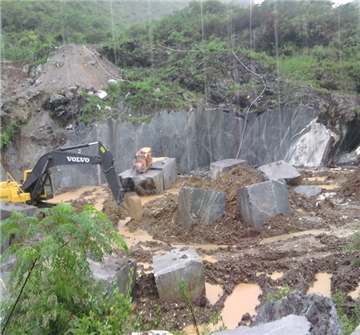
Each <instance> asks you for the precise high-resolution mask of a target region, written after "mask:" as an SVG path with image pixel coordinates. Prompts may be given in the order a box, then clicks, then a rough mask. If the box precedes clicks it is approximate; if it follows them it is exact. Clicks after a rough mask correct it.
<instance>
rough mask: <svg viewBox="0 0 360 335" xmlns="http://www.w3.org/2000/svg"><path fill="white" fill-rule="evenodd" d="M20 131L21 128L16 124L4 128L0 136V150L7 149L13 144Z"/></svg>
mask: <svg viewBox="0 0 360 335" xmlns="http://www.w3.org/2000/svg"><path fill="white" fill-rule="evenodd" d="M18 129H19V127H18V125H17V124H16V123H15V122H9V123H8V124H7V125H5V126H3V127H2V129H1V134H0V150H3V149H5V148H6V147H7V146H8V145H9V144H10V143H11V141H12V139H13V138H14V135H15V134H16V132H17V131H18Z"/></svg>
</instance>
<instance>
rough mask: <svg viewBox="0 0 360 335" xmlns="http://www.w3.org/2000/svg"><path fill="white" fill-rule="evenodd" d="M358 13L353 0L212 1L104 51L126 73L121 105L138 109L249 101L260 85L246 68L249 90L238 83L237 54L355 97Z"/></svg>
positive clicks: (359, 78)
mask: <svg viewBox="0 0 360 335" xmlns="http://www.w3.org/2000/svg"><path fill="white" fill-rule="evenodd" d="M358 14H359V5H357V4H356V3H355V2H354V3H351V4H347V5H343V6H339V7H333V6H332V5H331V2H329V1H321V2H318V1H306V2H305V1H303V2H300V1H299V2H297V1H296V2H293V3H292V5H291V6H288V5H287V2H275V1H271V0H270V1H269V0H268V1H265V2H263V3H262V4H261V5H256V6H254V7H253V8H252V10H251V11H250V12H249V9H248V8H242V7H239V6H237V5H235V4H223V3H221V2H218V1H207V2H204V3H200V2H193V3H191V4H190V5H189V6H188V7H187V8H185V9H183V10H181V11H178V12H176V13H174V14H172V15H170V16H167V17H165V18H163V19H161V20H160V21H158V22H154V23H153V24H151V25H150V26H149V27H146V28H143V29H137V30H134V29H129V30H127V31H126V32H125V33H124V34H121V36H119V38H118V39H116V41H111V42H110V43H108V44H107V45H106V46H105V47H104V49H103V52H104V53H105V55H107V56H108V57H109V58H110V59H111V60H112V61H113V62H115V63H116V64H118V65H119V66H120V67H121V68H122V69H124V70H123V73H124V78H125V79H127V80H128V82H126V83H125V84H124V85H123V86H124V87H123V88H122V90H123V92H124V95H126V94H127V93H128V92H130V93H131V94H130V95H127V100H128V103H129V104H131V105H132V106H133V107H136V108H139V107H141V104H142V102H143V105H144V106H149V101H150V106H152V105H153V104H152V103H151V102H153V103H154V105H155V106H153V107H155V108H161V107H164V105H166V106H168V107H172V108H174V107H177V106H179V105H182V104H183V103H184V102H189V101H190V100H192V99H195V100H198V99H199V98H202V99H204V98H205V100H206V101H212V102H213V103H215V104H219V103H224V102H225V103H226V102H227V101H226V100H227V97H225V96H224V94H225V93H224V92H226V94H230V95H231V96H233V94H232V93H236V92H239V91H242V92H243V93H244V94H245V96H248V95H251V94H250V93H251V92H250V91H259V86H260V91H261V87H262V86H263V83H262V80H261V79H260V78H259V76H256V75H254V74H251V71H247V72H248V76H250V79H251V83H250V86H249V82H248V81H247V80H245V83H246V85H247V86H246V87H244V85H242V84H243V83H242V82H241V80H239V79H240V78H236V73H234V72H233V68H234V66H235V65H236V66H240V64H239V59H237V57H240V58H242V57H243V56H245V57H246V58H248V59H249V60H250V61H251V60H253V61H255V62H257V63H260V64H262V66H263V68H265V70H266V71H265V72H267V75H268V74H269V73H274V74H275V75H276V76H277V77H279V76H280V77H281V78H283V79H286V80H290V81H291V82H292V83H295V84H298V85H304V84H305V85H307V86H310V87H313V88H316V89H324V90H329V91H340V92H348V93H355V94H357V93H359V92H360V63H359V62H358V55H359V52H360V42H359V38H358V37H359V36H360V34H359V15H358ZM149 31H150V32H151V36H150V37H149ZM240 62H241V60H240ZM157 88H160V91H161V92H164V94H162V95H161V99H160V100H161V105H159V104H157V103H156V99H158V98H159V97H158V96H156V94H152V92H154V91H155V90H157ZM256 88H258V89H256ZM157 91H158V90H157ZM220 91H222V92H220ZM213 93H214V94H213ZM254 94H255V93H254ZM144 96H145V97H147V98H149V99H144ZM174 97H175V98H174ZM186 97H188V98H186ZM148 100H149V101H148ZM165 101H168V103H166V102H165Z"/></svg>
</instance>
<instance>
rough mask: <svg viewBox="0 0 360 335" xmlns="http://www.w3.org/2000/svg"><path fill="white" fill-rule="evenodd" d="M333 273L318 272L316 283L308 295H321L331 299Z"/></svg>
mask: <svg viewBox="0 0 360 335" xmlns="http://www.w3.org/2000/svg"><path fill="white" fill-rule="evenodd" d="M331 277H332V274H331V273H327V272H318V273H317V274H316V275H315V281H314V282H313V284H312V285H311V286H310V287H309V289H308V291H307V294H320V295H323V296H324V297H328V298H330V297H331Z"/></svg>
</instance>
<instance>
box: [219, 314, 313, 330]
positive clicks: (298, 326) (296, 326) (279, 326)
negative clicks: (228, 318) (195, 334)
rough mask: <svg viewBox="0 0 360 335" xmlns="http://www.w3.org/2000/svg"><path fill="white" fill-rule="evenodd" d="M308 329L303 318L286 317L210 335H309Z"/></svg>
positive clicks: (308, 325)
mask: <svg viewBox="0 0 360 335" xmlns="http://www.w3.org/2000/svg"><path fill="white" fill-rule="evenodd" d="M310 328H311V324H310V322H309V321H308V320H307V319H306V318H305V317H304V316H298V315H288V316H285V317H283V318H281V319H279V320H276V321H271V322H267V323H263V324H259V325H256V326H254V327H238V328H235V329H233V330H224V331H220V332H215V333H212V335H265V334H271V335H290V334H291V335H310V334H311V332H310Z"/></svg>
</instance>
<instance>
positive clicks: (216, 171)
mask: <svg viewBox="0 0 360 335" xmlns="http://www.w3.org/2000/svg"><path fill="white" fill-rule="evenodd" d="M244 164H246V161H244V160H242V159H233V158H229V159H223V160H221V161H216V162H212V163H211V164H210V177H211V179H216V178H218V177H220V176H221V175H222V174H223V173H225V172H227V171H229V170H231V169H232V168H234V167H237V166H239V165H244Z"/></svg>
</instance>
